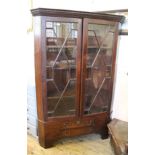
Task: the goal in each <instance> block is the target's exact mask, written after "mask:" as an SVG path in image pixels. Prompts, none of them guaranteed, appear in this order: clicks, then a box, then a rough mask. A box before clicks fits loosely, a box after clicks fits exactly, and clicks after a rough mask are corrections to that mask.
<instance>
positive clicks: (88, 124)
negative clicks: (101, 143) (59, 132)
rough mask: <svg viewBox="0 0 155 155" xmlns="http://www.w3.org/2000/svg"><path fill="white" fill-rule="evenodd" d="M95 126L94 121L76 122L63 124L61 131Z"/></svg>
mask: <svg viewBox="0 0 155 155" xmlns="http://www.w3.org/2000/svg"><path fill="white" fill-rule="evenodd" d="M93 126H95V120H81V121H80V120H77V121H70V122H69V121H68V122H64V123H63V129H74V128H84V127H93Z"/></svg>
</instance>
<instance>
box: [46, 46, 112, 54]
mask: <svg viewBox="0 0 155 155" xmlns="http://www.w3.org/2000/svg"><path fill="white" fill-rule="evenodd" d="M46 47H47V49H51V48H54V49H60V48H62V46H56V45H47V46H46ZM76 47H77V46H76V45H75V46H74V45H67V46H64V47H63V48H76ZM87 48H88V49H99V47H97V46H88V47H87ZM100 49H106V50H109V49H112V47H106V46H103V47H100ZM54 52H59V51H58V50H57V51H54Z"/></svg>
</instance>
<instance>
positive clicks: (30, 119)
mask: <svg viewBox="0 0 155 155" xmlns="http://www.w3.org/2000/svg"><path fill="white" fill-rule="evenodd" d="M27 122H28V123H29V124H32V125H33V126H35V127H37V118H36V117H34V116H32V115H29V114H28V115H27Z"/></svg>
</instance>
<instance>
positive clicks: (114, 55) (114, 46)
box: [108, 22, 119, 116]
mask: <svg viewBox="0 0 155 155" xmlns="http://www.w3.org/2000/svg"><path fill="white" fill-rule="evenodd" d="M118 34H119V23H118V22H116V24H115V36H114V41H113V51H112V52H113V53H112V55H113V59H112V82H111V89H110V95H111V96H110V106H109V109H108V112H109V114H110V113H111V103H112V97H113V96H112V95H113V84H114V75H115V69H116V66H115V64H116V54H117V53H116V50H117V42H118ZM109 116H110V115H109Z"/></svg>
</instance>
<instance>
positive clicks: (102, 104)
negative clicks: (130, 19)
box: [84, 24, 115, 114]
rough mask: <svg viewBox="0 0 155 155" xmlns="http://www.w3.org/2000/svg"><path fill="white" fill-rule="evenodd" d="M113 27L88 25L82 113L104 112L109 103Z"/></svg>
mask: <svg viewBox="0 0 155 155" xmlns="http://www.w3.org/2000/svg"><path fill="white" fill-rule="evenodd" d="M114 28H115V27H114V26H111V25H101V24H88V47H87V48H88V49H87V55H86V60H87V62H86V65H87V66H86V79H85V80H86V81H85V101H84V113H85V114H91V113H98V112H104V111H106V110H107V109H108V104H109V103H110V94H109V93H110V84H111V69H112V47H113V37H114Z"/></svg>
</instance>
